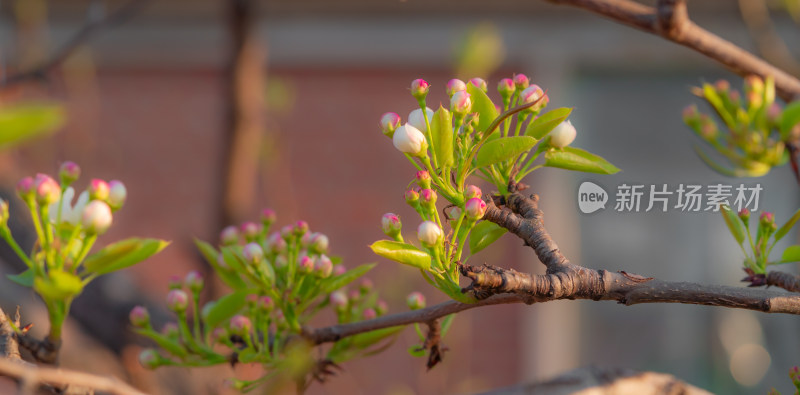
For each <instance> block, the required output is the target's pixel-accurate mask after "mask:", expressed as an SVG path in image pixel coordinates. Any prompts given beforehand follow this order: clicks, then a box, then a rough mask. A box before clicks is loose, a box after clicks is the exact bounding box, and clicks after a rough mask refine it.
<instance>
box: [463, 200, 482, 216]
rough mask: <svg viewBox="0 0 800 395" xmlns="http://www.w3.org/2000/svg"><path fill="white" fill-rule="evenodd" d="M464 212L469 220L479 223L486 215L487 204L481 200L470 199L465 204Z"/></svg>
mask: <svg viewBox="0 0 800 395" xmlns="http://www.w3.org/2000/svg"><path fill="white" fill-rule="evenodd" d="M464 212H465V213H466V214H467V218H468V219H470V220H472V221H477V220H479V219H481V218H483V214H485V213H486V202H484V201H483V200H481V199H480V198H472V199H469V200H467V203H466V204H464Z"/></svg>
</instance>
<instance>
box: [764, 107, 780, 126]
mask: <svg viewBox="0 0 800 395" xmlns="http://www.w3.org/2000/svg"><path fill="white" fill-rule="evenodd" d="M781 114H783V109H781V105H780V104H778V103H772V104H770V106H769V108H768V109H767V121H769V122H770V123H772V124H776V123H778V122H779V121H780V119H781Z"/></svg>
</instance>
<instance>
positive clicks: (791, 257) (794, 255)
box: [780, 245, 800, 263]
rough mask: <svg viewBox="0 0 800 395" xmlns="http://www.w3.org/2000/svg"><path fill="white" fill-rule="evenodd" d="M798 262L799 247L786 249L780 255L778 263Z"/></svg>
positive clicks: (799, 255)
mask: <svg viewBox="0 0 800 395" xmlns="http://www.w3.org/2000/svg"><path fill="white" fill-rule="evenodd" d="M789 262H800V245H793V246H789V247H786V249H785V250H783V255H781V261H780V263H789Z"/></svg>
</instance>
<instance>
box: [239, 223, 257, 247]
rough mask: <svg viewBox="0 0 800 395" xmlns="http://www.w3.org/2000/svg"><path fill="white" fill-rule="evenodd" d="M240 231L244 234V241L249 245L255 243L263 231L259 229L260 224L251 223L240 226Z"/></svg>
mask: <svg viewBox="0 0 800 395" xmlns="http://www.w3.org/2000/svg"><path fill="white" fill-rule="evenodd" d="M239 229H240V230H241V232H242V236H244V240H245V241H246V242H248V243H249V242H252V241H255V240H256V238H257V237H258V234H259V233H260V232H261V229H259V228H258V224H256V223H255V222H251V221H248V222H245V223H243V224H242V225H240V226H239Z"/></svg>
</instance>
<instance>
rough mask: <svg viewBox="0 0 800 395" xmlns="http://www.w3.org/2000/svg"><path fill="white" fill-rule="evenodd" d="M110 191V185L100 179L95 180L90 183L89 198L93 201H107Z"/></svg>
mask: <svg viewBox="0 0 800 395" xmlns="http://www.w3.org/2000/svg"><path fill="white" fill-rule="evenodd" d="M109 192H110V189H109V187H108V183H107V182H105V181H103V180H101V179H98V178H93V179H92V180H91V181H89V198H90V199H92V200H106V199H108V194H109Z"/></svg>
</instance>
